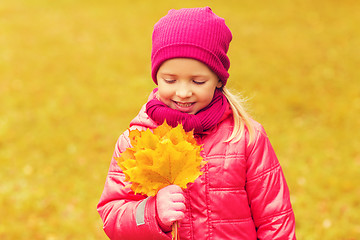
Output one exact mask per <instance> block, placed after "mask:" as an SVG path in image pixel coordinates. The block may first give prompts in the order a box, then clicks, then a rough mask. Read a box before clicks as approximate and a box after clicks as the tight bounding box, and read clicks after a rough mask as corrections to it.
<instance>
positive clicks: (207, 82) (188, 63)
mask: <svg viewBox="0 0 360 240" xmlns="http://www.w3.org/2000/svg"><path fill="white" fill-rule="evenodd" d="M156 78H157V82H158V97H159V99H160V101H162V102H163V103H165V104H166V105H167V106H169V107H170V108H172V109H176V110H179V111H181V112H184V113H189V114H196V113H197V112H199V111H200V110H201V109H203V108H204V107H206V106H207V105H209V103H210V102H211V100H212V98H213V96H214V92H215V89H216V88H220V87H221V86H222V83H221V81H219V79H218V77H217V75H216V74H215V73H214V72H213V71H211V70H210V69H209V68H208V66H207V65H206V64H204V63H202V62H200V61H198V60H195V59H190V58H173V59H169V60H167V61H165V62H164V63H163V64H162V65H161V66H160V68H159V71H158V72H157V75H156Z"/></svg>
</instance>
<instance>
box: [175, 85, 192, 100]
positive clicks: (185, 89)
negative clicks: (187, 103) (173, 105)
mask: <svg viewBox="0 0 360 240" xmlns="http://www.w3.org/2000/svg"><path fill="white" fill-rule="evenodd" d="M176 96H178V97H179V98H189V97H191V96H192V90H191V87H190V86H188V84H186V83H183V84H180V85H179V86H178V89H176Z"/></svg>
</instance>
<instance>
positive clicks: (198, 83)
mask: <svg viewBox="0 0 360 240" xmlns="http://www.w3.org/2000/svg"><path fill="white" fill-rule="evenodd" d="M193 82H194V83H195V84H197V85H201V84H204V83H205V82H198V81H194V80H193Z"/></svg>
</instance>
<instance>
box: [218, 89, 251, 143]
mask: <svg viewBox="0 0 360 240" xmlns="http://www.w3.org/2000/svg"><path fill="white" fill-rule="evenodd" d="M222 92H223V94H224V95H225V97H226V98H227V100H228V102H229V104H230V107H231V110H232V112H233V118H234V129H233V131H232V133H231V135H230V137H229V138H228V139H227V140H226V141H225V142H231V141H234V142H237V141H239V140H240V139H241V137H242V136H243V135H244V134H245V128H247V129H248V131H249V143H248V144H250V143H251V142H252V141H253V140H254V138H255V136H254V134H255V130H254V126H253V124H252V119H251V117H250V114H249V113H247V111H246V110H245V107H244V104H245V102H246V100H245V99H243V98H240V97H238V96H236V95H234V94H232V93H231V92H230V91H229V90H228V89H227V88H226V87H223V88H222Z"/></svg>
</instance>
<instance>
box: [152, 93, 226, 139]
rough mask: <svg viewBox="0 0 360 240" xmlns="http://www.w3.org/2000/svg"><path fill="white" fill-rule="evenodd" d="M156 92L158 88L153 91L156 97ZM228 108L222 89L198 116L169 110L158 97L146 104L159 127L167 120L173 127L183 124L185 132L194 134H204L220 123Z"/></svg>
mask: <svg viewBox="0 0 360 240" xmlns="http://www.w3.org/2000/svg"><path fill="white" fill-rule="evenodd" d="M156 92H157V88H155V89H154V91H153V93H154V95H155V93H156ZM227 108H228V102H227V99H226V97H225V96H224V94H223V93H222V92H221V90H220V89H216V90H215V93H214V97H213V99H212V100H211V102H210V103H209V105H208V106H206V107H205V108H203V109H201V110H200V111H199V112H198V113H196V114H188V113H183V112H180V111H178V110H175V109H172V108H169V107H168V106H167V105H166V104H164V103H163V102H161V101H160V100H158V99H157V98H156V97H154V98H153V99H152V100H150V101H149V102H148V103H147V104H146V113H147V114H148V116H149V117H150V118H151V119H152V120H153V121H155V122H156V123H157V124H159V125H160V124H162V123H163V122H164V121H165V120H166V122H167V123H168V124H169V125H170V126H172V127H176V126H177V125H178V124H179V123H182V125H183V127H184V129H185V131H187V132H188V131H191V130H194V133H202V132H205V131H207V130H209V129H210V128H212V127H213V126H215V125H216V124H217V123H219V122H220V120H221V117H222V116H223V114H224V112H225V110H226V109H227Z"/></svg>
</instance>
